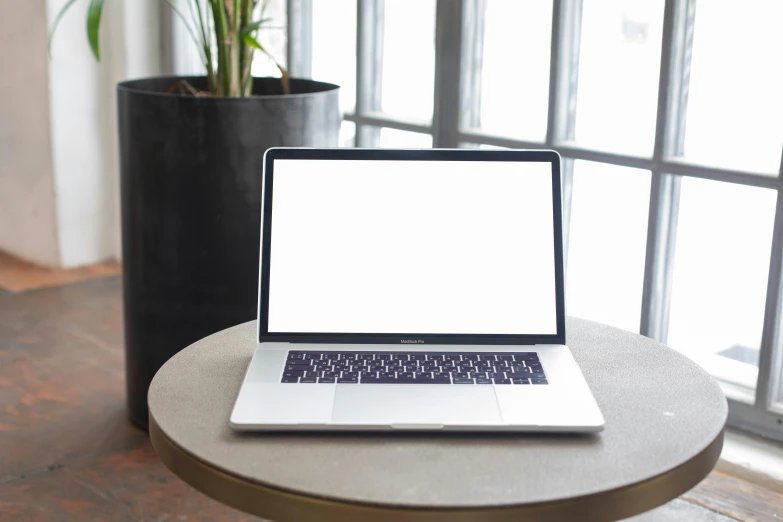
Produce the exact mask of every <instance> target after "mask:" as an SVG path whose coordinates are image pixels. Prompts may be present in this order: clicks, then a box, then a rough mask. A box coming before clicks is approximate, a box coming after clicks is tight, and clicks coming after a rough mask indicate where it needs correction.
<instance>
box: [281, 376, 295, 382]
mask: <svg viewBox="0 0 783 522" xmlns="http://www.w3.org/2000/svg"><path fill="white" fill-rule="evenodd" d="M280 382H299V377H283V379H282V380H281V381H280Z"/></svg>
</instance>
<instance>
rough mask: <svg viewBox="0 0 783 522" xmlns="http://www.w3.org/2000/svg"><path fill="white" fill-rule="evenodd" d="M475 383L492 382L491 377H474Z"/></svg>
mask: <svg viewBox="0 0 783 522" xmlns="http://www.w3.org/2000/svg"><path fill="white" fill-rule="evenodd" d="M476 384H492V379H485V378H482V377H476Z"/></svg>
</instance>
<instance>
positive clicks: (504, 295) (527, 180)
mask: <svg viewBox="0 0 783 522" xmlns="http://www.w3.org/2000/svg"><path fill="white" fill-rule="evenodd" d="M560 190H561V189H560V157H559V156H558V154H557V153H556V152H554V151H527V150H475V149H472V150H471V149H462V150H437V149H429V150H382V149H294V148H273V149H269V150H268V151H267V152H266V156H265V158H264V184H263V195H262V201H263V207H262V224H261V225H262V226H261V256H260V258H261V259H260V277H259V283H260V284H259V306H258V310H259V311H258V339H257V341H258V343H257V345H256V349H255V353H254V354H253V357H252V359H251V360H250V363H249V366H248V368H247V372H246V375H245V378H244V381H243V383H242V387H241V389H240V391H239V395H238V396H237V399H236V402H235V404H234V408H233V411H232V412H231V416H230V425H231V427H232V428H234V429H236V430H248V431H280V430H284V431H297V430H314V431H328V430H337V431H360V430H365V431H397V430H421V431H489V432H494V431H519V432H527V431H534V432H592V431H599V430H601V429H602V427H603V425H604V419H603V417H602V415H601V411H600V410H599V408H598V405H597V404H596V401H595V399H594V398H593V395H592V393H591V392H590V388H589V387H588V385H587V382H586V381H585V379H584V376H583V375H582V372H581V371H580V369H579V366H578V365H577V363H576V361H575V360H574V358H573V356H572V355H571V352H570V350H569V349H568V347H567V346H566V331H565V327H566V322H565V296H564V281H563V239H562V218H561V201H560V198H561V194H560Z"/></svg>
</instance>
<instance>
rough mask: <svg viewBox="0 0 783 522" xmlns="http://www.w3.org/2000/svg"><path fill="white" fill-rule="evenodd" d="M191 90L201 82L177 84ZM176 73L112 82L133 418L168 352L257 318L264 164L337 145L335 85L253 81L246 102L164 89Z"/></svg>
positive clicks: (142, 419)
mask: <svg viewBox="0 0 783 522" xmlns="http://www.w3.org/2000/svg"><path fill="white" fill-rule="evenodd" d="M186 79H187V80H188V82H190V83H191V84H192V85H193V86H194V87H196V88H197V89H203V88H205V86H206V81H205V79H204V78H186ZM180 80H181V78H177V77H163V78H151V79H145V80H136V81H129V82H123V83H120V84H119V85H118V87H117V97H118V109H119V134H120V158H121V168H120V177H121V202H122V255H123V288H124V304H125V363H126V378H127V393H128V410H129V416H130V419H131V421H132V422H133V423H134V424H136V425H138V426H141V427H144V428H146V426H147V389H148V387H149V384H150V381H151V380H152V377H153V376H154V375H155V372H156V371H157V370H158V368H160V367H161V366H162V365H163V363H165V362H166V361H167V360H168V359H169V358H170V357H171V356H172V355H174V354H175V353H177V352H178V351H179V350H181V349H182V348H184V347H186V346H188V345H189V344H191V343H193V342H195V341H197V340H198V339H200V338H202V337H204V336H206V335H209V334H212V333H214V332H216V331H218V330H221V329H224V328H227V327H229V326H233V325H235V324H238V323H241V322H244V321H249V320H251V319H254V318H255V317H256V309H257V306H258V300H257V292H258V247H259V237H260V218H261V175H262V165H263V162H262V158H263V155H264V152H265V151H266V150H267V149H268V148H269V147H275V146H289V147H294V146H309V147H335V146H337V141H338V133H339V128H340V114H339V109H338V87H337V86H335V85H331V84H328V83H320V82H314V81H310V80H296V79H294V80H291V94H290V95H282V92H281V87H280V81H279V80H277V79H274V78H257V79H256V80H255V82H254V94H256V95H258V96H253V97H249V98H243V99H241V98H240V99H238V98H212V97H192V96H181V95H177V94H166V91H168V90H169V88H170V87H172V86H173V85H175V84H177V83H178V82H179V81H180Z"/></svg>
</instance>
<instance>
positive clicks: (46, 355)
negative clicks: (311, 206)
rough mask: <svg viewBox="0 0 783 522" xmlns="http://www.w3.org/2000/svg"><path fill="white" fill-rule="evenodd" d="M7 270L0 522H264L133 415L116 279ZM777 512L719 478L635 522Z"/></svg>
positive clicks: (1, 294) (717, 521) (745, 485)
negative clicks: (187, 474)
mask: <svg viewBox="0 0 783 522" xmlns="http://www.w3.org/2000/svg"><path fill="white" fill-rule="evenodd" d="M18 268H19V267H18V266H17V267H16V269H18ZM31 270H32V269H31ZM113 270H114V271H115V272H117V271H118V268H116V269H113ZM2 271H3V263H2V259H0V521H6V520H9V521H11V520H13V521H28V520H29V521H84V520H90V521H91V520H95V521H104V520H105V521H113V522H114V521H116V522H120V521H205V522H206V521H238V520H259V519H257V518H255V517H251V516H248V515H244V514H243V513H240V512H238V511H235V510H233V509H231V508H228V507H225V506H223V505H221V504H219V503H217V502H215V501H212V500H211V499H209V498H207V497H205V496H204V495H202V494H201V493H199V492H197V491H195V490H194V489H192V488H190V487H189V486H187V485H186V484H185V483H184V482H182V481H180V480H179V479H178V478H176V477H175V476H174V475H173V474H172V473H171V472H169V471H168V470H167V469H166V468H165V467H164V466H163V464H162V463H161V462H160V461H159V460H158V458H157V456H156V455H155V452H154V450H153V449H152V447H151V445H150V443H149V440H148V438H147V435H146V433H144V432H142V431H140V430H138V429H136V428H134V427H132V426H131V425H130V424H129V423H128V421H127V420H126V417H125V403H124V400H125V399H124V382H123V379H124V376H123V353H122V342H123V341H122V309H121V281H120V277H119V276H117V275H108V276H107V275H106V270H104V269H101V270H98V271H95V272H90V271H87V272H84V273H82V274H81V275H80V276H79V277H74V276H73V274H67V276H68V277H65V278H60V279H58V278H57V277H52V276H51V274H49V275H47V276H46V277H45V278H43V279H42V278H40V277H38V278H36V277H34V276H30V274H27V275H26V276H25V277H26V278H27V279H26V281H27V282H26V283H25V284H17V285H15V286H13V287H11V286H10V285H7V286H6V285H4V279H3V274H2ZM74 279H76V282H74ZM5 280H6V281H7V280H8V277H6V279H5ZM17 281H18V278H17ZM31 281H32V283H31ZM36 281H38V283H36ZM41 281H44V283H43V284H42V283H41ZM710 508H712V509H710ZM778 517H781V518H783V496H781V495H780V494H778V493H775V492H772V491H770V490H766V489H764V488H761V487H760V486H756V485H754V484H751V483H750V482H746V481H744V480H741V479H738V478H734V477H730V476H726V475H724V474H720V473H717V472H714V473H713V474H712V475H711V476H710V477H708V479H707V480H705V481H704V482H703V483H702V484H701V485H700V486H698V487H697V488H695V489H694V490H692V491H691V492H689V493H688V494H686V495H684V496H683V497H681V499H677V500H675V501H673V502H670V503H669V504H667V505H665V506H662V507H660V508H658V509H657V510H654V511H651V512H649V513H646V514H644V515H640V516H638V517H635V518H634V519H632V520H635V521H637V522H670V521H679V520H682V521H690V522H729V521H732V520H742V521H751V520H754V521H755V520H758V521H767V520H770V521H772V520H779V518H778Z"/></svg>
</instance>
